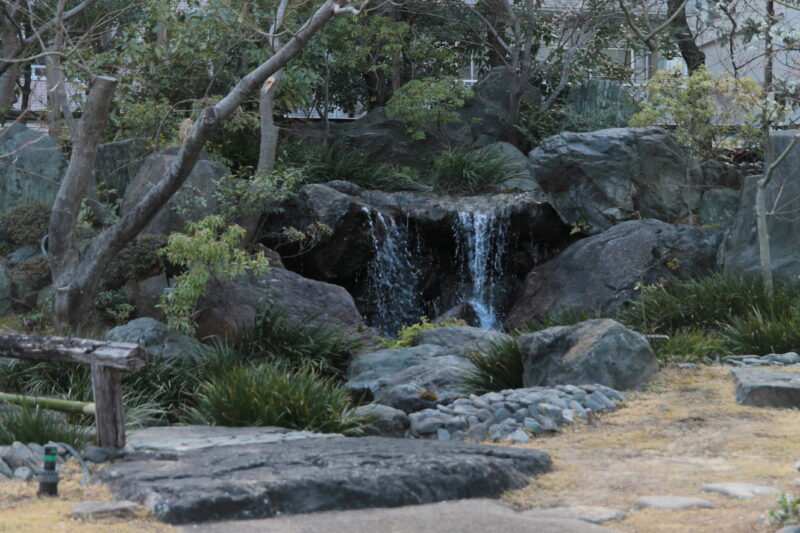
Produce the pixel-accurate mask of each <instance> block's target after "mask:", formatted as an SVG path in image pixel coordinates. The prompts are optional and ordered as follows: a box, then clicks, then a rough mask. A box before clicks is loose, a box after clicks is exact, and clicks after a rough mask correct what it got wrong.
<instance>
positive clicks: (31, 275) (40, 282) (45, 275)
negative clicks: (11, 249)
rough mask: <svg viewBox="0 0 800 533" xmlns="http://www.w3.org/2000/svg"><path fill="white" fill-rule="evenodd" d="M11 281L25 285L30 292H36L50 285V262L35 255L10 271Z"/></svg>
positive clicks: (41, 256)
mask: <svg viewBox="0 0 800 533" xmlns="http://www.w3.org/2000/svg"><path fill="white" fill-rule="evenodd" d="M10 274H11V279H13V280H14V281H16V282H18V283H23V284H25V286H26V287H28V288H29V289H30V290H33V291H37V290H39V289H42V288H44V287H47V286H48V285H50V283H52V277H51V273H50V262H49V261H48V260H47V257H45V256H44V255H37V256H36V257H33V258H31V259H28V260H27V261H23V262H22V263H20V264H18V265H17V266H15V267H14V268H12V269H11V272H10Z"/></svg>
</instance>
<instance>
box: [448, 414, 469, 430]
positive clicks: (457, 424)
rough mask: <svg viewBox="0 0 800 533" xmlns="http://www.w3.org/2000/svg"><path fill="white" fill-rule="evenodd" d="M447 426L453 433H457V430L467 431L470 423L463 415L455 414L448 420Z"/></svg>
mask: <svg viewBox="0 0 800 533" xmlns="http://www.w3.org/2000/svg"><path fill="white" fill-rule="evenodd" d="M445 427H446V428H447V430H448V431H450V432H451V433H455V432H457V431H465V430H466V429H467V428H468V427H469V424H468V423H467V421H466V420H464V417H463V416H455V417H453V418H451V419H450V420H448V421H447V423H446V424H445Z"/></svg>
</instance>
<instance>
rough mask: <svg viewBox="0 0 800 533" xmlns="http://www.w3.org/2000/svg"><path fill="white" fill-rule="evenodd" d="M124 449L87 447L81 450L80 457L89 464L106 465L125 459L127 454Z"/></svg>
mask: <svg viewBox="0 0 800 533" xmlns="http://www.w3.org/2000/svg"><path fill="white" fill-rule="evenodd" d="M127 453H128V452H127V450H126V449H125V448H115V447H113V446H91V445H90V446H87V447H86V448H84V449H83V453H81V455H82V456H83V458H84V459H85V460H86V461H89V462H91V463H96V464H100V463H107V462H109V461H114V460H116V459H120V458H121V457H125V455H126V454H127Z"/></svg>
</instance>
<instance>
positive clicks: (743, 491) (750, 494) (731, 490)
mask: <svg viewBox="0 0 800 533" xmlns="http://www.w3.org/2000/svg"><path fill="white" fill-rule="evenodd" d="M703 490H704V491H705V492H719V493H720V494H725V495H726V496H730V497H731V498H740V499H742V500H749V499H751V498H755V497H756V496H761V495H763V494H778V493H779V492H780V491H779V490H778V489H776V488H774V487H767V486H764V485H753V484H752V483H706V484H704V485H703Z"/></svg>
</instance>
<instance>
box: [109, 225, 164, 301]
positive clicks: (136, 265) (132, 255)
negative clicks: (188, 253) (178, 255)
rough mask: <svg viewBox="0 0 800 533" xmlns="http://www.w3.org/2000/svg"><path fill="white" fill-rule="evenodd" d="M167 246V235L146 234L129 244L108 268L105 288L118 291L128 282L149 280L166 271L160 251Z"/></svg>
mask: <svg viewBox="0 0 800 533" xmlns="http://www.w3.org/2000/svg"><path fill="white" fill-rule="evenodd" d="M166 245H167V237H166V236H165V235H155V234H150V233H144V234H142V235H139V236H138V237H136V238H135V239H134V240H133V241H131V242H130V243H128V245H127V246H125V248H123V249H122V250H121V251H120V252H119V253H118V254H117V255H116V257H114V259H113V260H112V261H111V264H109V265H108V268H106V272H105V274H104V275H103V286H104V287H105V288H106V289H118V288H119V287H122V286H123V285H125V284H126V283H127V282H128V280H132V279H135V280H140V279H145V278H149V277H151V276H153V275H155V274H158V273H159V272H161V271H163V270H164V258H163V257H162V256H161V254H159V253H158V251H159V250H160V249H161V248H163V247H165V246H166Z"/></svg>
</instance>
